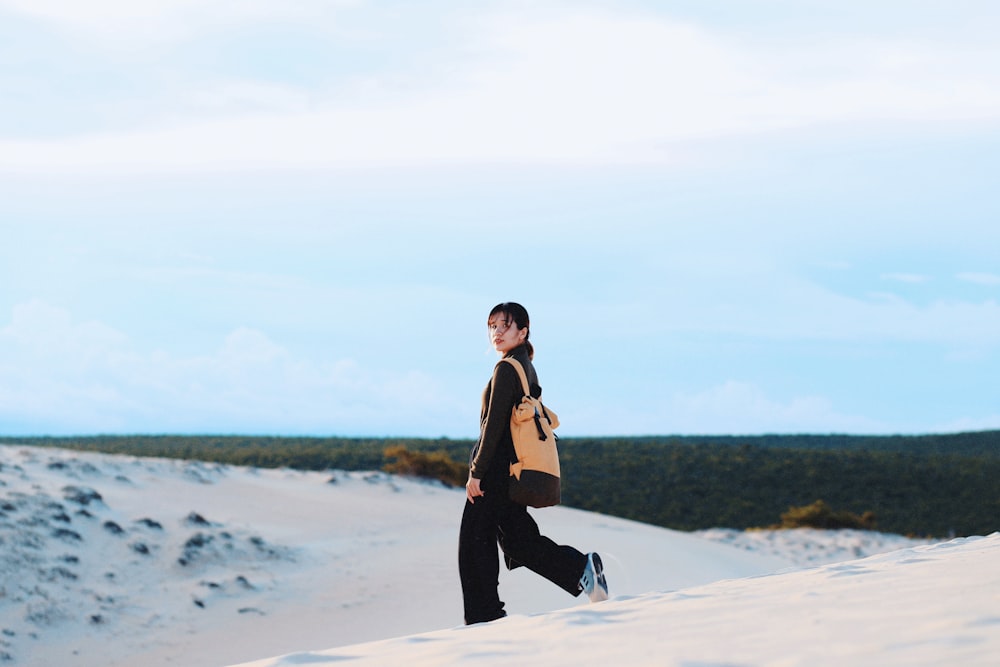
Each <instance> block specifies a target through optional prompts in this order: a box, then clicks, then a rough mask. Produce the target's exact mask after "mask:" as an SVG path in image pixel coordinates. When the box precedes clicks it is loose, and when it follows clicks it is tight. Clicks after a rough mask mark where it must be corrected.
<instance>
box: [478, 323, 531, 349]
mask: <svg viewBox="0 0 1000 667" xmlns="http://www.w3.org/2000/svg"><path fill="white" fill-rule="evenodd" d="M487 325H488V326H489V329H490V342H491V343H493V349H494V350H496V351H497V352H499V353H500V354H507V353H508V352H510V351H511V350H513V349H514V348H515V347H517V346H518V345H520V344H521V343H523V342H524V339H525V338H526V337H527V335H528V328H527V327H525V328H523V329H518V328H517V322H515V321H514V318H510V319H509V320H507V316H506V315H504V314H503V313H497V314H496V315H494V316H493V317H491V318H490V320H489V322H488V323H487Z"/></svg>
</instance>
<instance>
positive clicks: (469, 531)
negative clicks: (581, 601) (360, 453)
mask: <svg viewBox="0 0 1000 667" xmlns="http://www.w3.org/2000/svg"><path fill="white" fill-rule="evenodd" d="M487 326H488V327H489V332H490V340H491V342H492V343H493V348H494V349H495V350H496V351H497V353H499V354H500V356H501V357H513V358H514V359H517V360H518V361H519V362H520V363H521V366H522V367H523V368H524V372H525V373H526V374H527V376H528V383H529V384H530V386H531V395H532V396H535V397H540V396H541V392H542V389H541V387H539V386H538V376H537V375H536V374H535V368H534V366H532V364H531V360H532V359H533V358H534V348H533V347H532V345H531V343H530V342H528V335H529V333H530V331H529V329H528V311H526V310H525V309H524V306H521V305H520V304H517V303H501V304H499V305H498V306H496V307H494V308H493V310H491V311H490V315H489V318H488V319H487ZM523 395H524V391H523V389H522V386H521V380H520V378H519V377H518V375H517V371H516V370H515V368H514V367H513V366H512V365H511V364H509V363H504V362H500V363H498V364H497V365H496V367H495V368H494V369H493V377H492V378H491V379H490V382H489V384H488V385H486V390H485V391H484V392H483V403H482V412H481V414H480V433H479V441H478V442H477V443H476V445H475V447H474V448H473V450H472V455H471V459H470V466H469V481H468V482H467V483H466V485H465V495H466V503H465V512H464V514H463V515H462V529H461V532H460V534H459V540H458V569H459V575H460V576H461V579H462V595H463V597H464V600H465V622H466V624H472V623H482V622H486V621H493V620H496V619H498V618H503V617H504V616H506V615H507V612H505V611H504V608H503V604H504V603H503V602H501V601H500V597H499V595H498V593H497V586H498V583H499V582H498V578H499V576H500V559H499V556H498V554H497V544H498V543H499V545H500V548H501V549H502V550H503V552H504V557H505V560H506V564H507V568H508V569H514V568H515V567H518V566H521V565H524V566H525V567H527V568H528V569H529V570H531V571H533V572H536V573H538V574H540V575H542V576H543V577H545V578H546V579H548V580H549V581H551V582H552V583H554V584H556V585H557V586H559V587H560V588H562V589H563V590H565V591H566V592H567V593H569V594H570V595H573V596H577V595H579V594H580V593H583V592H585V593H587V595H588V597H589V598H590V600H591V601H592V602H599V601H601V600H606V599H608V585H607V582H606V580H605V577H604V572H603V566H602V564H601V558H600V556H598V555H597V554H596V553H590V554H584V553H582V552H580V551H578V550H576V549H574V548H573V547H570V546H560V545H557V544H556V543H555V542H553V541H552V540H550V539H549V538H547V537H544V536H542V535H541V534H540V533H539V531H538V525H537V524H536V523H535V520H534V519H532V518H531V516H530V515H529V514H528V511H527V509H526V508H525V507H524V506H523V505H518V504H515V503H514V502H512V501H511V500H510V497H509V495H508V491H507V480H508V478H509V476H510V464H511V463H512V462H515V461H516V460H517V456H516V455H515V454H514V443H513V441H512V440H511V435H510V415H511V411H512V410H513V409H514V406H515V405H517V404H518V403H520V402H521V397H522V396H523Z"/></svg>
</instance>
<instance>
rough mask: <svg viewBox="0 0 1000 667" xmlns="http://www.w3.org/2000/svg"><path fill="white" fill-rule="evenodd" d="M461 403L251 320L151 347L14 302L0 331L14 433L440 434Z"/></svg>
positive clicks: (6, 415) (8, 422)
mask: <svg viewBox="0 0 1000 667" xmlns="http://www.w3.org/2000/svg"><path fill="white" fill-rule="evenodd" d="M462 404H463V402H461V401H458V400H454V399H449V393H448V391H447V390H446V389H445V388H443V387H441V386H439V384H438V382H437V381H436V380H435V379H433V378H430V377H428V376H427V375H425V374H423V373H420V372H417V371H411V370H406V369H400V370H399V371H398V372H383V371H376V370H373V369H370V368H365V367H363V366H361V365H359V364H358V363H357V362H355V361H354V360H352V359H350V358H342V359H338V360H334V361H317V360H313V359H308V358H303V357H301V356H298V355H296V354H294V353H292V352H291V351H289V350H288V349H287V348H285V347H284V346H282V345H280V344H278V343H276V342H275V341H273V340H271V339H270V338H269V337H268V336H267V335H266V334H265V333H263V332H261V331H258V330H254V329H251V328H247V327H240V328H237V329H235V330H234V331H232V332H231V333H230V334H229V335H227V336H226V337H225V339H224V340H223V341H222V342H221V345H219V346H218V347H217V348H216V349H215V350H213V351H211V352H209V353H204V354H199V355H194V356H177V355H174V354H172V353H170V352H168V351H165V350H155V351H152V352H149V353H143V352H141V351H138V350H136V349H135V346H134V344H133V342H132V341H131V340H130V339H129V337H128V336H126V335H125V334H122V333H121V332H118V331H116V330H114V329H112V328H110V327H107V326H106V325H103V324H101V323H99V322H95V321H89V322H78V321H76V320H74V318H73V317H72V315H71V314H70V313H69V312H68V311H66V310H64V309H61V308H57V307H54V306H51V305H48V304H46V303H43V302H40V301H34V302H31V303H27V304H22V305H18V306H17V307H15V308H14V310H13V317H12V321H11V323H10V324H8V325H7V326H4V327H3V328H0V430H4V431H7V432H12V431H11V429H15V428H20V429H24V430H23V431H21V432H28V433H53V434H55V433H89V432H254V433H261V432H264V433H306V434H324V433H333V434H342V435H357V434H360V435H412V434H421V433H422V434H429V435H434V436H437V435H442V428H445V429H446V428H447V425H448V424H452V423H453V422H454V420H453V419H451V416H452V415H453V414H455V411H456V406H458V405H462ZM447 435H456V434H455V433H451V434H447Z"/></svg>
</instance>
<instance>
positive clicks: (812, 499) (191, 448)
mask: <svg viewBox="0 0 1000 667" xmlns="http://www.w3.org/2000/svg"><path fill="white" fill-rule="evenodd" d="M0 444H29V445H35V446H47V447H62V448H67V449H77V450H85V451H96V452H107V453H115V454H130V455H135V456H148V457H165V458H178V459H193V460H204V461H215V462H219V463H227V464H232V465H241V466H251V467H264V468H274V467H290V468H296V469H301V470H327V469H342V470H377V469H386V470H389V471H392V472H397V473H403V474H414V475H419V476H427V477H435V478H437V479H441V480H442V481H444V482H445V483H448V484H453V485H456V484H460V483H461V478H462V474H463V471H464V470H465V469H466V465H467V461H468V454H469V450H470V448H471V447H472V445H473V444H474V443H473V441H471V440H458V439H456V440H451V439H447V438H440V439H420V438H336V437H333V438H310V437H271V436H261V437H258V436H198V435H133V436H87V437H58V438H57V437H31V438H11V437H3V438H0ZM559 446H560V462H561V467H562V475H563V503H564V504H566V505H569V506H572V507H577V508H580V509H587V510H593V511H597V512H602V513H605V514H610V515H614V516H621V517H624V518H628V519H634V520H637V521H642V522H646V523H651V524H654V525H660V526H664V527H668V528H675V529H680V530H696V529H700V528H711V527H728V528H741V529H742V528H752V527H761V526H769V525H774V524H776V523H778V522H779V521H781V518H782V517H783V516H784V515H787V514H789V512H790V511H791V510H795V509H796V508H803V507H813V510H815V509H816V507H819V506H815V503H816V501H822V502H823V506H822V509H824V511H825V510H827V509H828V508H833V510H835V511H837V512H840V513H847V514H850V515H853V516H857V517H864V521H865V523H864V524H863V525H864V526H865V527H871V528H876V529H878V530H883V531H887V532H895V533H901V534H907V535H923V536H937V537H946V536H949V535H982V534H988V533H991V532H993V531H996V530H998V529H1000V484H998V483H997V480H998V479H1000V431H982V432H974V433H959V434H943V435H929V436H847V435H829V436H826V435H800V436H796V435H781V436H747V437H742V436H718V437H710V436H664V437H623V438H563V439H561V440H560V445H559ZM833 510H830V511H833ZM792 514H794V512H792Z"/></svg>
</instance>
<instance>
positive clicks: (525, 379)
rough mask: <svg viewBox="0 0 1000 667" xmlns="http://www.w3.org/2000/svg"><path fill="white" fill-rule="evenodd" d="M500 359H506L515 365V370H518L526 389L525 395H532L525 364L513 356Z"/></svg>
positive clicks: (522, 384) (522, 385) (523, 386)
mask: <svg viewBox="0 0 1000 667" xmlns="http://www.w3.org/2000/svg"><path fill="white" fill-rule="evenodd" d="M500 361H506V362H507V363H508V364H510V365H511V366H513V367H514V370H516V371H517V374H518V376H520V378H521V387H522V388H523V389H524V395H525V396H531V387H529V386H528V376H527V375H525V373H524V366H522V365H521V362H520V361H518V360H517V359H514V358H513V357H504V358H503V359H501V360H500Z"/></svg>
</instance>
